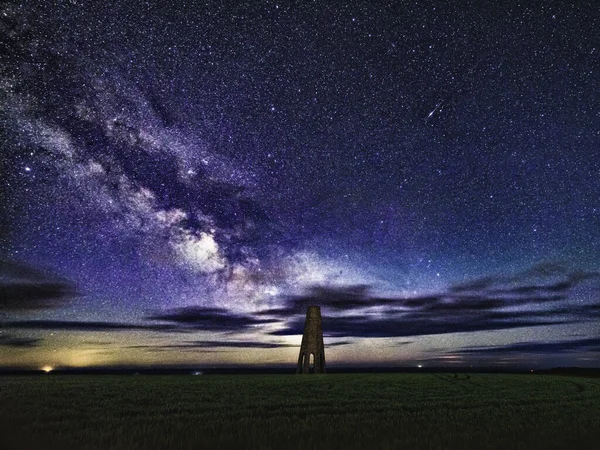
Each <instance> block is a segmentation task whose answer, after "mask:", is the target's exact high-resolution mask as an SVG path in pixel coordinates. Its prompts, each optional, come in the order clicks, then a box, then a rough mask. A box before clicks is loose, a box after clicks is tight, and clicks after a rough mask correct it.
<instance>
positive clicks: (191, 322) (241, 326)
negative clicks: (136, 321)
mask: <svg viewBox="0 0 600 450" xmlns="http://www.w3.org/2000/svg"><path fill="white" fill-rule="evenodd" d="M147 320H156V321H163V322H170V323H171V324H172V325H175V326H178V327H181V328H184V329H190V330H206V331H216V332H219V331H227V332H231V331H244V330H247V329H249V328H253V327H256V326H259V325H264V324H268V323H273V322H276V321H277V320H276V319H263V318H259V317H253V316H251V315H248V314H236V313H232V312H231V311H228V310H226V309H222V308H204V307H188V308H177V309H174V310H171V311H166V312H162V313H159V314H155V315H152V316H150V317H148V318H147Z"/></svg>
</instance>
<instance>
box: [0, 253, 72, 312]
mask: <svg viewBox="0 0 600 450" xmlns="http://www.w3.org/2000/svg"><path fill="white" fill-rule="evenodd" d="M75 295H77V291H76V289H75V286H74V285H73V284H72V283H70V282H69V281H67V280H65V279H62V278H59V277H57V276H55V275H53V274H50V273H48V272H45V271H42V270H39V269H36V268H34V267H31V266H28V265H26V264H22V263H18V262H13V261H0V311H26V310H39V309H47V308H57V307H60V306H62V305H63V304H64V303H65V302H66V301H67V300H68V299H69V298H71V297H73V296H75Z"/></svg>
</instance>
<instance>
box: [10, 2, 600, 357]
mask: <svg viewBox="0 0 600 450" xmlns="http://www.w3.org/2000/svg"><path fill="white" fill-rule="evenodd" d="M0 20H1V22H0V23H1V28H0V32H1V35H2V40H1V41H0V42H1V48H2V50H1V53H0V58H1V60H2V69H1V78H0V84H1V92H2V96H1V98H0V108H1V111H0V114H1V116H0V118H1V122H0V123H1V130H2V135H3V138H2V143H1V144H0V145H1V147H0V151H1V152H2V159H1V165H0V171H1V172H0V173H1V174H2V177H1V178H2V180H1V182H2V191H1V194H2V196H1V197H0V200H1V202H0V212H1V214H2V217H1V220H0V231H1V232H2V235H1V236H0V252H1V256H2V258H1V259H2V261H1V265H0V269H1V270H0V282H1V283H2V284H1V285H0V289H1V292H2V296H3V298H2V300H1V301H0V321H2V323H3V328H4V330H3V331H0V347H2V348H3V349H5V350H6V351H3V353H2V357H0V364H6V365H13V366H14V365H17V366H27V367H30V366H38V365H39V366H41V365H45V364H53V365H64V366H82V365H111V364H185V365H190V364H200V365H202V364H206V365H210V364H224V363H227V364H238V363H239V364H247V363H264V364H285V363H287V362H290V363H293V356H292V355H293V354H294V352H295V351H296V350H295V347H294V345H299V337H298V334H299V333H301V331H302V329H301V327H302V322H301V320H302V314H303V311H305V308H306V306H307V305H308V304H311V303H318V304H321V305H322V306H323V312H324V320H325V322H324V332H325V334H326V345H327V344H328V343H329V345H330V346H331V352H332V354H331V358H328V360H329V361H332V362H333V363H334V364H335V363H336V362H337V363H339V364H344V363H348V362H349V361H353V362H356V361H368V362H369V363H378V364H379V363H381V364H398V365H404V364H415V365H416V363H417V362H419V363H423V361H431V364H451V363H460V364H471V363H485V364H493V363H498V364H515V365H518V364H522V363H523V362H524V361H528V362H531V361H534V362H535V363H536V364H541V365H553V364H571V365H594V364H596V363H597V361H596V360H595V357H594V355H595V353H596V352H597V351H598V341H597V339H598V338H599V337H600V334H599V333H600V331H599V330H598V328H599V327H598V325H597V323H598V318H599V315H600V309H599V308H600V307H599V305H600V303H599V302H600V299H599V294H598V293H599V292H600V272H599V270H600V264H599V263H598V261H599V257H600V203H599V202H598V199H599V198H600V183H598V177H599V175H600V145H599V144H600V142H599V141H600V116H599V114H598V111H599V107H600V95H599V92H600V59H599V52H600V48H599V47H598V41H597V37H596V33H595V31H594V30H596V29H598V28H600V15H599V13H598V9H597V7H594V5H593V4H592V3H590V4H589V5H586V4H584V3H580V4H578V6H570V5H566V4H563V3H557V4H551V3H544V4H540V5H531V6H527V7H523V6H501V7H500V6H498V7H494V8H484V7H482V6H481V7H480V6H478V5H475V4H473V5H466V4H463V3H461V5H460V6H458V5H448V4H445V2H434V3H432V4H429V5H422V4H419V3H417V2H415V3H403V4H398V5H395V4H386V5H383V4H382V5H372V4H370V3H369V2H364V3H362V2H350V3H348V4H347V5H345V6H343V7H334V6H333V5H328V4H318V3H317V4H313V3H311V4H308V3H307V4H290V3H284V2H282V3H276V2H266V3H260V4H258V3H252V2H251V3H237V5H236V6H226V5H223V4H221V3H220V2H216V3H214V4H210V3H209V4H207V5H199V4H198V5H188V6H169V7H164V6H162V5H161V3H160V2H152V1H150V2H142V3H140V2H129V1H123V2H118V3H117V4H115V5H111V6H110V7H108V6H105V7H102V8H99V7H98V5H97V3H96V4H95V3H94V2H86V1H79V0H71V1H64V2H61V1H51V2H48V1H45V2H18V1H14V2H8V3H6V4H4V5H3V6H2V9H1V11H0ZM328 318H329V320H330V323H329V328H328V327H327V319H328ZM327 339H329V341H327ZM399 339H401V340H399ZM406 339H409V340H408V341H407V340H406ZM336 344H338V345H336ZM157 355H159V356H157ZM248 355H250V356H248ZM290 357H291V359H290Z"/></svg>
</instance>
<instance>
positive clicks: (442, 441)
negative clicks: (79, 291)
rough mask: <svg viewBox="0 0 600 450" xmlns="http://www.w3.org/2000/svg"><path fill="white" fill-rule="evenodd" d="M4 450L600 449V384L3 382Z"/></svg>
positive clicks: (508, 380) (365, 378)
mask: <svg viewBox="0 0 600 450" xmlns="http://www.w3.org/2000/svg"><path fill="white" fill-rule="evenodd" d="M0 432H1V435H0V448H6V449H12V448H26V449H40V448H41V449H46V448H74V449H88V448H93V449H107V448H118V449H146V448H190V449H191V448H193V449H204V448H211V449H212V448H220V449H235V448H240V449H246V448H247V449H263V448H272V449H285V448H292V449H311V448H322V449H401V448H406V449H443V448H457V449H458V448H460V449H487V448H489V449H532V448H539V449H557V448H569V449H571V448H572V449H595V450H597V449H600V379H598V378H583V377H561V376H536V375H486V374H469V375H466V374H364V375H362V374H351V375H350V374H349V375H313V376H299V375H298V376H294V375H221V376H217V375H215V376H111V375H104V376H85V375H80V376H68V375H63V376H59V375H54V376H53V375H48V376H13V377H8V376H7V377H0Z"/></svg>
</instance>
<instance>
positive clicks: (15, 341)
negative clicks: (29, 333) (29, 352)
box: [0, 334, 43, 348]
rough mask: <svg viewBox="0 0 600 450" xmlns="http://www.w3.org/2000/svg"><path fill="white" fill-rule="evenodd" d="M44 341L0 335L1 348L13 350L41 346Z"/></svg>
mask: <svg viewBox="0 0 600 450" xmlns="http://www.w3.org/2000/svg"><path fill="white" fill-rule="evenodd" d="M42 340H43V339H41V338H29V337H25V338H24V337H17V336H12V335H10V334H8V335H0V347H12V348H33V347H37V346H39V345H40V343H41V342H42Z"/></svg>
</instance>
